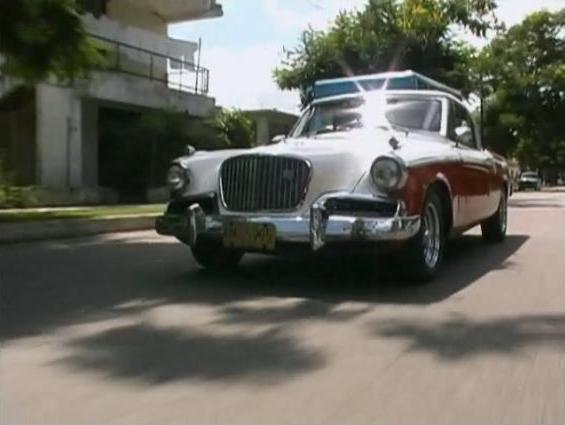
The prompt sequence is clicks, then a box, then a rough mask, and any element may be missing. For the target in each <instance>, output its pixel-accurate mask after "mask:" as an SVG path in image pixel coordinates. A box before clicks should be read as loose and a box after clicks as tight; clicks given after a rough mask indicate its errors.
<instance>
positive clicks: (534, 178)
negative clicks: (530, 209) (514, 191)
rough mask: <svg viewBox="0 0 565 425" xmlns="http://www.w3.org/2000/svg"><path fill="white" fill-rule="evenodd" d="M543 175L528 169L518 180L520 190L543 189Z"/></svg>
mask: <svg viewBox="0 0 565 425" xmlns="http://www.w3.org/2000/svg"><path fill="white" fill-rule="evenodd" d="M541 184H542V182H541V177H540V176H539V175H538V173H536V172H534V171H526V172H524V173H522V175H521V176H520V179H519V180H518V190H526V189H533V190H541Z"/></svg>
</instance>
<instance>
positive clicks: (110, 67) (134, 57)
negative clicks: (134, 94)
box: [89, 34, 210, 95]
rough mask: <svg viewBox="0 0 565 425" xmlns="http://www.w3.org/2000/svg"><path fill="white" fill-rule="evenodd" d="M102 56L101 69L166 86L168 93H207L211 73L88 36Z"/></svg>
mask: <svg viewBox="0 0 565 425" xmlns="http://www.w3.org/2000/svg"><path fill="white" fill-rule="evenodd" d="M89 36H90V38H91V39H92V40H93V42H94V43H95V44H96V46H97V48H98V50H99V51H100V52H101V53H102V55H103V57H104V61H103V65H102V67H101V70H103V71H109V72H117V73H123V74H128V75H133V76H136V77H140V78H144V79H148V80H151V81H155V82H157V83H161V84H165V85H166V86H167V87H168V88H169V89H171V90H178V91H181V92H188V93H193V94H198V95H206V94H207V93H208V81H209V78H210V71H209V70H208V69H207V68H204V67H201V66H198V65H196V64H194V63H193V62H192V61H191V60H185V58H184V57H183V56H180V57H173V56H169V55H166V54H163V53H160V52H156V51H152V50H148V49H144V48H141V47H138V46H134V45H131V44H128V43H124V42H121V41H117V40H113V39H110V38H107V37H103V36H100V35H96V34H89Z"/></svg>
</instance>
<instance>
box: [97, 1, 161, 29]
mask: <svg viewBox="0 0 565 425" xmlns="http://www.w3.org/2000/svg"><path fill="white" fill-rule="evenodd" d="M106 13H107V14H108V17H109V18H110V19H113V20H115V21H117V22H120V23H121V24H123V25H128V26H133V27H138V28H142V29H144V30H147V31H151V32H153V33H155V34H159V35H161V36H166V35H167V23H166V22H165V21H164V20H162V19H161V18H159V17H158V16H157V15H156V14H154V13H152V12H151V10H149V9H147V8H140V7H137V6H136V4H135V2H134V1H131V0H126V1H124V0H110V1H109V2H108V4H107V6H106Z"/></svg>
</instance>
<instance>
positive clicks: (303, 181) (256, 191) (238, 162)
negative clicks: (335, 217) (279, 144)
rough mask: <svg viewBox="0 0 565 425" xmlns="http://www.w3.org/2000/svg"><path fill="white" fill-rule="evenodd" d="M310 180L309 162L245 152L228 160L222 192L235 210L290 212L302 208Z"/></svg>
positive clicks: (223, 169) (224, 166)
mask: <svg viewBox="0 0 565 425" xmlns="http://www.w3.org/2000/svg"><path fill="white" fill-rule="evenodd" d="M309 179H310V166H309V164H308V162H306V161H304V160H301V159H296V158H289V157H280V156H265V155H242V156H236V157H234V158H230V159H228V160H226V161H225V162H224V164H223V165H222V170H221V186H222V195H223V200H224V204H225V206H226V208H228V209H229V210H232V211H249V212H251V211H267V210H268V211H290V210H294V209H296V208H298V206H299V205H300V203H301V202H302V201H303V200H304V196H305V195H306V186H307V185H308V181H309Z"/></svg>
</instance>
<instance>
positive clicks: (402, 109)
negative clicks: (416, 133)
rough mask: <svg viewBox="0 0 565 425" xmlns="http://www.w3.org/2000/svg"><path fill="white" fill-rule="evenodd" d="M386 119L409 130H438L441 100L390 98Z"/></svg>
mask: <svg viewBox="0 0 565 425" xmlns="http://www.w3.org/2000/svg"><path fill="white" fill-rule="evenodd" d="M389 104H390V105H391V107H390V109H389V110H388V111H387V112H386V114H385V115H386V117H387V119H388V121H389V122H390V123H391V124H393V125H397V126H400V127H404V128H409V129H411V130H424V131H434V132H438V131H440V127H441V102H440V101H439V100H430V99H391V100H390V101H389Z"/></svg>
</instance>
